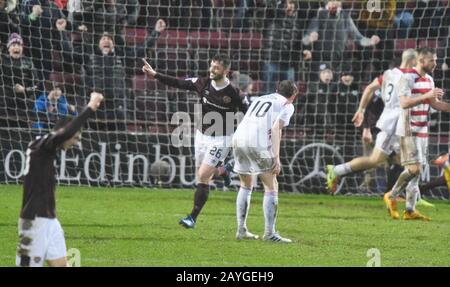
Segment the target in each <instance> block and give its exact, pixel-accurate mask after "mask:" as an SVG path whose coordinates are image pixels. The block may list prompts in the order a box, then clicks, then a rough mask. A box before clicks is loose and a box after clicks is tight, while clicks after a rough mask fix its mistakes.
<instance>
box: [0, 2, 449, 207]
mask: <svg viewBox="0 0 450 287" xmlns="http://www.w3.org/2000/svg"><path fill="white" fill-rule="evenodd" d="M327 2H328V1H261V0H235V1H230V0H215V1H194V0H191V1H187V0H186V1H185V0H172V1H157V0H148V1H144V0H140V1H138V0H122V1H121V0H109V1H96V0H91V1H62V0H60V1H50V0H40V1H39V0H24V1H6V0H5V1H3V0H2V1H0V3H1V4H0V5H1V11H0V13H1V14H0V17H1V18H0V25H1V29H0V41H1V42H0V44H1V49H2V61H1V83H0V84H1V85H0V96H1V104H0V126H1V127H0V129H1V133H2V136H1V150H2V152H1V154H2V162H3V164H2V165H3V167H2V168H1V169H0V176H1V179H0V180H1V182H5V183H16V182H20V181H21V175H22V173H23V169H24V160H25V154H24V152H25V150H26V147H27V144H28V142H29V141H30V140H31V139H32V138H33V137H34V136H35V135H37V134H40V133H44V132H47V131H48V129H49V128H51V127H52V125H53V124H54V122H55V121H56V120H57V119H58V118H60V117H64V116H66V115H68V114H76V113H77V112H79V111H80V110H81V109H82V107H83V106H84V105H85V104H86V102H87V99H88V96H89V94H90V92H91V91H98V92H101V93H103V94H104V95H105V98H106V101H105V104H104V106H103V107H102V109H101V110H100V111H99V112H98V113H97V114H96V116H95V117H94V118H93V119H91V120H90V121H89V123H88V128H87V129H85V131H84V137H83V141H82V146H81V147H80V148H79V149H76V150H74V151H71V152H68V153H67V154H66V153H64V152H63V153H61V155H60V156H59V159H58V162H57V168H58V173H59V176H58V179H59V181H60V183H65V184H88V185H108V186H124V185H126V186H151V185H155V184H156V185H159V186H165V187H180V186H184V187H190V186H192V184H193V183H194V181H195V179H194V170H195V168H194V156H193V154H194V147H193V146H192V145H191V146H184V147H178V146H174V145H173V144H172V138H171V136H172V132H173V131H174V130H176V129H177V128H179V122H177V121H174V119H173V116H174V114H176V113H177V112H186V113H187V114H189V115H190V116H191V117H192V116H193V113H194V104H195V103H197V102H198V96H197V95H196V94H194V93H192V92H188V91H183V90H178V89H173V88H170V87H167V86H165V85H163V84H161V83H159V82H158V81H156V80H152V79H149V78H146V77H145V75H144V74H143V73H142V71H141V68H142V62H141V58H143V57H145V58H146V59H147V60H148V61H149V62H150V63H151V65H152V66H153V67H155V70H156V71H158V72H160V73H164V74H168V75H172V76H176V77H178V78H180V79H181V78H188V77H196V76H206V75H207V70H208V65H209V61H210V59H211V57H212V56H213V55H214V54H216V53H218V52H221V53H226V54H228V55H229V56H230V58H231V60H232V65H231V70H232V72H233V73H232V74H231V75H230V77H231V78H232V80H233V81H234V82H235V85H238V86H239V87H240V88H241V89H242V90H243V91H244V92H247V93H248V94H249V95H250V96H252V97H251V98H253V97H257V96H259V95H262V94H265V93H268V92H273V91H274V90H275V88H276V85H277V83H278V82H279V81H280V80H283V79H292V80H295V81H296V82H297V84H298V87H299V90H300V92H301V96H300V97H299V99H298V101H297V103H296V113H295V114H294V116H293V118H292V119H291V123H290V125H289V126H288V127H287V129H286V131H285V133H284V135H283V141H282V163H283V172H282V175H281V176H280V180H279V181H280V184H281V190H285V191H296V192H308V193H311V192H312V193H323V192H325V173H324V167H325V166H326V164H337V163H342V162H346V161H348V160H351V159H352V158H354V157H356V156H360V155H363V154H368V153H370V150H371V148H372V147H371V145H370V144H366V145H365V144H363V141H362V133H361V132H362V131H361V129H358V128H355V127H354V126H353V124H352V122H351V119H352V116H353V114H354V112H355V111H356V110H357V107H358V104H359V99H360V97H361V95H362V91H363V89H364V88H365V87H366V86H367V85H368V84H369V83H370V82H371V81H372V80H373V79H374V78H375V77H377V76H379V75H380V74H381V73H382V72H383V71H384V70H385V69H387V68H389V67H392V66H393V65H396V64H398V62H396V60H398V59H399V56H400V55H401V52H402V51H403V50H404V49H406V48H417V47H423V46H428V47H432V48H435V49H436V50H437V55H438V62H437V67H436V70H435V72H434V74H433V77H434V80H435V82H436V86H437V87H442V88H443V89H445V90H448V88H449V85H450V83H449V81H448V79H449V77H448V76H449V75H448V73H449V72H448V64H449V56H448V55H449V43H448V42H449V40H448V39H449V37H448V36H449V33H448V30H449V27H450V10H449V3H448V1H395V0H369V1H337V2H339V3H340V4H341V7H338V8H337V9H336V10H334V9H333V7H332V6H331V7H328V8H327V4H326V3H327ZM331 2H333V3H335V1H331ZM160 19H163V20H164V23H161V21H159V20H160ZM336 19H338V20H336ZM314 27H316V28H317V29H315V28H314ZM312 31H317V32H318V39H316V40H315V41H311V39H312V38H311V32H312ZM13 33H17V34H18V35H20V37H18V36H15V35H13ZM374 35H376V36H378V38H379V41H378V40H377V39H376V37H375V38H374V37H373V36H374ZM22 42H23V53H22V52H21V51H17V49H20V48H17V46H22V45H21V44H22ZM328 71H331V73H329V72H328ZM245 76H249V77H250V80H251V81H248V80H246V79H248V78H246V77H245ZM344 77H346V79H344ZM348 78H351V79H348ZM250 83H251V85H249V84H250ZM249 86H250V87H249ZM246 89H248V90H246ZM58 90H59V91H60V92H59V94H58V92H55V91H58ZM55 98H58V99H55ZM376 99H377V97H375V100H374V101H376ZM448 123H449V117H448V114H447V113H441V112H437V113H433V114H432V116H431V120H430V128H431V133H430V146H429V155H430V157H435V156H437V155H439V154H441V153H444V152H447V151H448V132H449V124H448ZM187 130H188V133H187V136H188V137H190V138H189V141H190V142H191V143H193V138H192V137H193V135H194V128H193V126H190V127H189V128H188V129H187ZM159 160H163V161H165V162H167V163H168V164H169V165H168V167H167V166H166V165H164V166H163V167H164V168H158V167H156V166H153V167H152V164H154V163H155V162H158V161H159ZM152 170H153V171H155V170H158V171H159V172H157V173H158V175H156V174H155V172H152ZM161 170H163V171H164V172H161ZM386 170H387V166H382V167H380V168H378V169H375V170H372V171H370V172H366V173H358V174H352V175H350V176H347V177H346V178H345V180H343V181H342V183H341V185H340V193H341V194H382V193H383V192H384V191H385V188H386ZM440 175H441V170H440V169H438V168H437V167H434V166H429V165H426V166H425V170H424V173H423V178H422V181H423V182H426V181H429V180H430V179H433V178H434V177H436V176H440ZM233 179H234V180H233V181H232V184H233V185H237V184H238V180H237V177H233ZM216 184H217V186H219V187H220V186H221V185H222V183H221V181H216ZM425 195H428V196H432V197H436V198H449V193H448V190H447V189H446V188H438V189H433V190H431V191H427V192H426V194H425Z"/></svg>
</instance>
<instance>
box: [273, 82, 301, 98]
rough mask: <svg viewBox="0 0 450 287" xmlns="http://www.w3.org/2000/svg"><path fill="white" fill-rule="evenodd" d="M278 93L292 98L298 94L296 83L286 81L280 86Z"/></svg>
mask: <svg viewBox="0 0 450 287" xmlns="http://www.w3.org/2000/svg"><path fill="white" fill-rule="evenodd" d="M277 92H278V93H279V94H280V95H282V96H283V97H285V98H290V97H291V96H293V95H294V94H296V93H297V92H298V89H297V86H296V85H295V83H294V81H289V80H284V81H281V82H280V84H279V85H278V90H277Z"/></svg>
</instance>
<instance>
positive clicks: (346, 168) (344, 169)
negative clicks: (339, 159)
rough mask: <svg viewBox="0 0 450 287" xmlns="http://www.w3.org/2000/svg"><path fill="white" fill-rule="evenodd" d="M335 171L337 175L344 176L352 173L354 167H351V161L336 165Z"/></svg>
mask: <svg viewBox="0 0 450 287" xmlns="http://www.w3.org/2000/svg"><path fill="white" fill-rule="evenodd" d="M334 173H335V174H336V175H337V176H343V175H346V174H349V173H352V168H351V167H350V163H348V162H346V163H343V164H340V165H337V166H335V167H334Z"/></svg>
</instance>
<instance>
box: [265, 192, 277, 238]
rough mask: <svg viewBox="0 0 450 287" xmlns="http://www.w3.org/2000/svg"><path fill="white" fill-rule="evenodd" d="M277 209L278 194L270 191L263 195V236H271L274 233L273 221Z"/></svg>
mask: <svg viewBox="0 0 450 287" xmlns="http://www.w3.org/2000/svg"><path fill="white" fill-rule="evenodd" d="M277 209H278V192H277V191H275V190H274V191H270V192H265V193H264V199H263V210H264V220H265V226H264V234H272V233H274V232H275V221H276V217H277Z"/></svg>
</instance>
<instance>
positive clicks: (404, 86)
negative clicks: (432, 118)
mask: <svg viewBox="0 0 450 287" xmlns="http://www.w3.org/2000/svg"><path fill="white" fill-rule="evenodd" d="M398 88H399V95H400V96H406V97H409V98H412V99H414V98H417V97H420V96H422V95H423V94H425V93H428V92H429V91H431V90H432V89H434V81H433V78H432V77H431V76H430V75H428V74H426V75H425V76H423V77H422V76H420V75H419V74H418V73H417V71H416V70H415V69H412V70H409V71H408V72H404V73H403V75H402V77H401V79H400V82H399V87H398ZM429 111H430V104H429V102H428V101H425V102H423V103H421V104H419V105H416V106H414V107H411V108H408V109H403V111H402V115H401V116H400V119H399V122H398V124H397V131H396V133H397V135H399V136H415V137H423V138H426V137H428V126H429V122H428V121H429Z"/></svg>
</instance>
